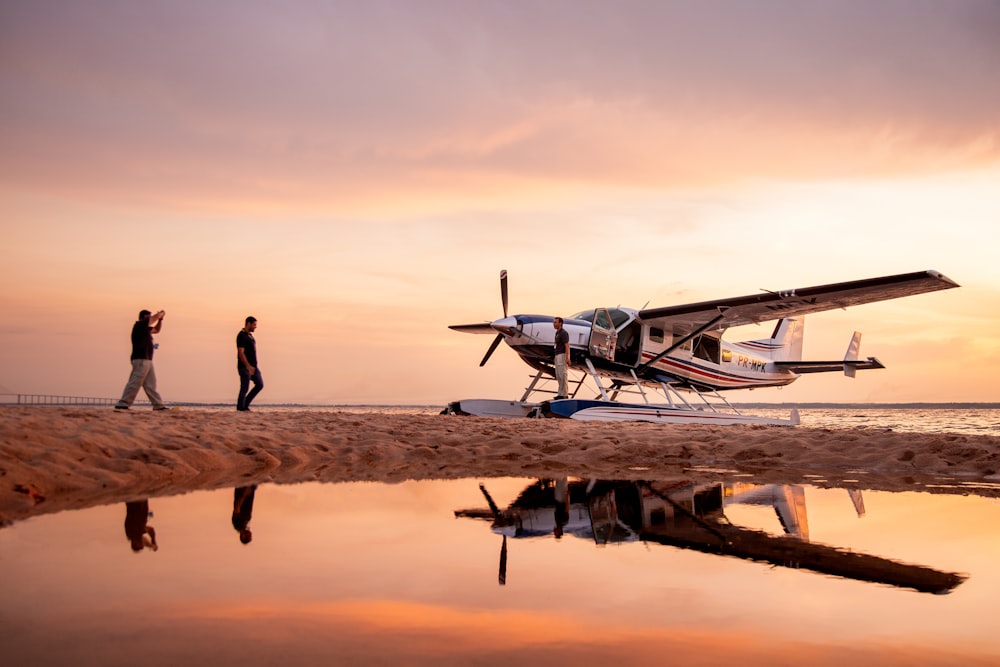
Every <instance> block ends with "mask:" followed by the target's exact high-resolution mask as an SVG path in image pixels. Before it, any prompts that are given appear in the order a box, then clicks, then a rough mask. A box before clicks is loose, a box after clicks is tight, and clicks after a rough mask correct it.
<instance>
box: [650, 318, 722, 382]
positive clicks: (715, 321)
mask: <svg viewBox="0 0 1000 667" xmlns="http://www.w3.org/2000/svg"><path fill="white" fill-rule="evenodd" d="M725 316H726V312H725V311H724V310H723V311H720V312H719V314H718V315H717V316H716V317H714V318H712V319H711V320H710V321H708V322H706V323H705V324H703V325H701V326H700V327H698V328H697V329H695V330H694V331H692V332H691V333H689V334H688V335H687V336H684V337H683V338H681V339H680V340H678V341H675V342H674V344H673V345H671V346H670V347H668V348H667V349H665V350H664V351H663V352H660V353H659V354H658V355H656V356H655V357H653V358H652V359H650V360H649V361H647V362H646V363H644V364H642V365H641V366H638V367H637V368H636V369H635V370H636V371H638V372H640V373H642V372H643V371H645V370H646V369H647V368H649V367H650V366H652V365H653V364H655V363H656V362H657V361H659V360H660V359H662V358H663V357H665V356H667V355H668V354H670V353H671V352H673V351H674V350H676V349H677V348H679V347H680V346H681V345H683V344H684V343H686V342H688V341H689V340H691V339H692V338H694V337H696V336H700V335H701V334H703V333H705V332H706V331H708V330H709V329H711V328H712V327H714V326H715V325H716V324H718V323H719V322H721V321H722V318H724V317H725Z"/></svg>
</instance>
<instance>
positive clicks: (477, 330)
mask: <svg viewBox="0 0 1000 667" xmlns="http://www.w3.org/2000/svg"><path fill="white" fill-rule="evenodd" d="M448 328H449V329H451V330H453V331H461V332H462V333H471V334H492V333H495V332H496V329H494V328H493V325H492V324H490V323H489V322H480V323H478V324H449V325H448Z"/></svg>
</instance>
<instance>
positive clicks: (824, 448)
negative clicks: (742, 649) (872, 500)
mask: <svg viewBox="0 0 1000 667" xmlns="http://www.w3.org/2000/svg"><path fill="white" fill-rule="evenodd" d="M737 473H739V474H747V475H752V477H753V479H754V480H760V481H771V482H786V483H809V484H815V485H821V486H823V485H829V486H851V487H856V488H861V489H880V490H890V491H899V490H923V491H933V492H944V493H968V492H970V486H968V485H971V491H972V492H975V493H979V494H982V495H991V496H1000V437H994V436H971V435H958V434H951V433H941V434H926V433H895V432H891V431H887V430H886V431H880V430H874V429H870V428H869V429H809V428H802V427H794V428H786V427H775V426H696V425H691V426H687V425H685V426H666V425H660V424H645V423H624V424H623V423H617V424H611V423H595V422H590V423H584V422H576V421H573V420H559V419H518V420H514V419H495V418H480V417H458V416H443V415H414V414H383V413H355V412H349V411H344V412H330V411H326V410H323V411H320V410H308V409H304V410H289V409H275V410H268V409H266V408H262V409H261V410H260V411H254V412H251V413H237V412H235V411H232V412H225V411H220V410H202V409H181V410H166V411H162V412H153V411H151V410H148V409H146V410H143V409H132V410H130V411H128V412H124V413H116V412H115V411H113V410H111V409H110V408H92V407H87V408H75V407H73V408H69V407H67V408H59V407H13V406H10V407H0V525H3V524H6V523H9V522H11V521H17V520H20V519H24V518H27V517H30V516H33V515H37V514H44V513H51V512H57V511H61V510H65V509H74V508H81V507H89V506H94V505H102V504H107V503H116V502H122V501H125V500H129V499H134V498H144V497H156V496H163V495H174V494H178V493H185V492H189V491H193V490H198V489H214V488H222V487H232V486H238V485H242V484H247V483H249V482H255V483H265V482H275V483H282V484H289V483H297V482H307V481H320V482H350V481H374V482H386V483H395V482H401V481H404V480H411V479H415V480H419V479H458V478H480V479H485V478H491V477H556V476H570V477H582V478H592V477H593V478H602V479H668V478H672V477H686V478H689V479H705V480H715V479H718V478H719V477H721V476H723V475H732V474H737ZM959 484H965V485H967V486H964V487H963V486H959Z"/></svg>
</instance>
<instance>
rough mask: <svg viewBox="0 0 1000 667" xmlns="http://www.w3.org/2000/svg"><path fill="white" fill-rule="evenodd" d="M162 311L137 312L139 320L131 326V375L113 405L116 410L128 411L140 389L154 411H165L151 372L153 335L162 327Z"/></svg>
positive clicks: (153, 373)
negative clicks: (120, 395)
mask: <svg viewBox="0 0 1000 667" xmlns="http://www.w3.org/2000/svg"><path fill="white" fill-rule="evenodd" d="M164 315H166V313H165V312H164V311H162V310H161V311H159V312H157V313H150V312H149V311H148V310H141V311H139V319H138V320H136V323H135V324H133V325H132V356H131V357H130V358H131V360H132V375H130V376H129V378H128V382H127V383H126V384H125V391H123V392H122V397H121V399H119V401H118V403H116V404H115V409H116V410H128V408H129V406H130V405H132V402H133V401H135V397H136V396H137V395H138V394H139V388H140V387H142V389H143V390H145V392H146V396H148V397H149V402H150V403H152V404H153V409H154V410H166V409H167V406H166V405H164V404H163V399H162V398H160V394H158V393H157V391H156V373H155V372H154V371H153V349H154V348H155V347H156V346H155V345H153V334H155V333H160V328H161V327H162V326H163V316H164Z"/></svg>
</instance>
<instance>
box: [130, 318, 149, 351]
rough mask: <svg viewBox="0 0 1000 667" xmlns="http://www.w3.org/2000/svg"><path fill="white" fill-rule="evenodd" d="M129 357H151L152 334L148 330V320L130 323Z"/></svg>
mask: <svg viewBox="0 0 1000 667" xmlns="http://www.w3.org/2000/svg"><path fill="white" fill-rule="evenodd" d="M129 358H130V359H152V358H153V334H152V333H151V332H150V330H149V320H139V321H138V322H136V323H135V324H133V325H132V356H131V357H129Z"/></svg>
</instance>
